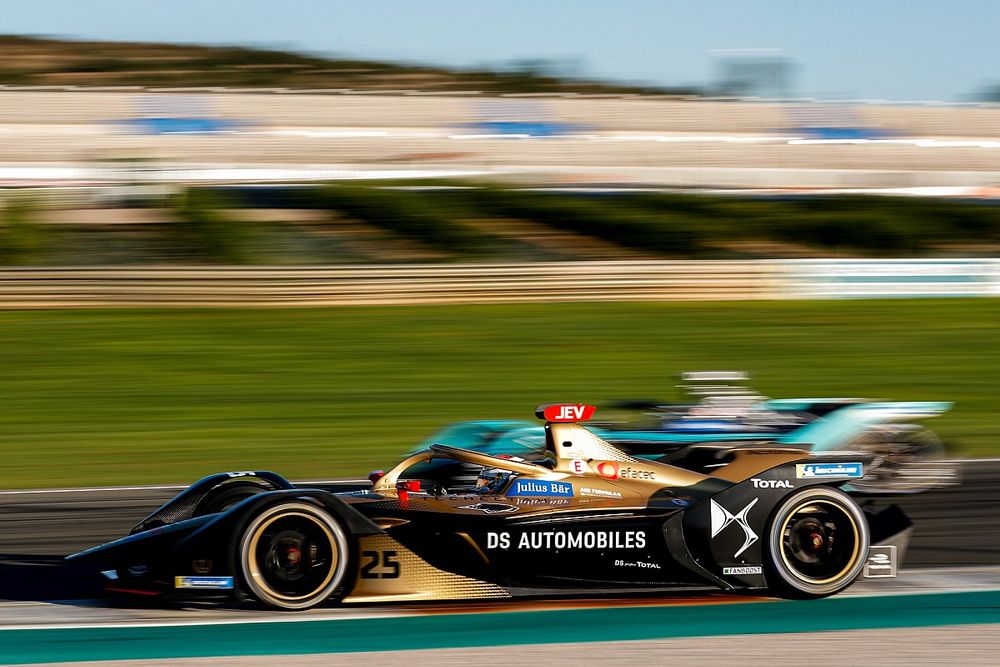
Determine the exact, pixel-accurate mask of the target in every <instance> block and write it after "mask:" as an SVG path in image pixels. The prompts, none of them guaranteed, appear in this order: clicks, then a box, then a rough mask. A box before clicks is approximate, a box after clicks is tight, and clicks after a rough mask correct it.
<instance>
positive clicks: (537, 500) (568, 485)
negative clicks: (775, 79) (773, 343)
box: [69, 405, 910, 610]
mask: <svg viewBox="0 0 1000 667" xmlns="http://www.w3.org/2000/svg"><path fill="white" fill-rule="evenodd" d="M593 412H594V408H593V407H591V406H583V405H550V406H542V407H540V408H539V410H538V413H537V414H538V416H539V418H541V419H544V420H545V422H546V423H545V440H546V458H545V460H544V461H541V462H536V463H529V462H525V461H520V460H517V459H513V458H504V457H497V456H490V455H487V454H483V453H481V452H474V451H469V450H464V449H459V448H455V447H448V446H444V445H431V446H430V447H429V448H427V449H424V450H422V451H419V452H417V453H415V454H413V455H411V456H409V457H407V458H406V459H405V460H403V461H401V462H400V463H399V464H397V465H396V466H395V467H394V468H392V469H391V470H389V471H388V472H385V473H381V472H378V473H373V475H372V477H371V481H372V483H371V485H370V487H368V486H366V488H361V489H357V488H356V489H344V488H342V487H332V486H330V487H312V486H296V485H293V484H291V483H289V482H287V481H286V480H284V479H283V478H281V477H280V476H278V475H276V474H274V473H270V472H232V473H221V474H217V475H212V476H210V477H206V478H205V479H203V480H201V481H199V482H197V483H195V484H194V485H192V486H191V487H189V488H188V489H187V490H185V491H183V492H182V493H181V494H180V495H178V496H177V497H176V498H174V499H173V500H171V501H169V502H168V503H167V504H165V505H164V506H163V507H161V508H159V509H158V510H156V511H155V512H153V513H152V514H151V515H150V516H149V517H147V518H146V519H145V520H143V521H142V522H141V523H139V525H137V526H136V527H135V528H134V529H133V530H132V532H131V534H130V535H128V536H127V537H124V538H122V539H119V540H116V541H114V542H111V543H108V544H105V545H102V546H98V547H94V548H92V549H88V550H86V551H83V552H80V553H77V554H74V555H72V556H69V558H70V559H71V560H72V561H75V562H77V563H85V564H92V565H93V566H94V567H97V568H98V569H100V570H101V571H102V572H103V574H104V575H105V576H106V577H107V579H108V588H109V589H110V590H112V591H119V592H127V593H144V594H152V595H162V596H164V597H170V598H179V599H189V600H190V599H206V600H212V599H225V598H230V599H233V598H235V599H237V600H252V601H256V602H258V603H263V604H264V605H267V606H271V607H275V608H279V609H288V610H295V609H307V608H310V607H313V606H316V605H319V604H323V603H334V602H337V603H342V604H350V603H369V602H400V601H419V600H468V599H484V598H508V597H513V596H572V595H576V594H586V595H588V596H592V595H595V594H600V593H607V594H615V595H621V594H627V593H641V592H664V591H683V590H699V589H701V590H704V589H708V590H711V589H716V590H717V589H722V590H729V591H733V590H739V591H745V590H756V591H764V592H769V593H770V594H773V595H779V596H786V597H800V598H809V597H821V596H826V595H830V594H833V593H836V592H838V591H840V590H842V589H844V588H845V587H847V586H848V585H850V584H851V583H852V582H853V581H854V580H855V579H856V578H857V577H859V576H861V575H862V574H864V575H865V576H873V577H883V576H895V572H896V568H897V566H898V563H899V560H900V558H901V557H902V550H903V549H904V548H905V541H906V537H907V535H908V532H909V526H910V523H909V520H908V519H907V518H906V517H905V515H903V514H902V512H901V511H900V510H898V508H896V507H889V508H886V509H884V510H882V511H881V512H879V513H875V512H872V511H866V510H863V509H862V508H861V507H860V506H859V505H858V504H857V503H856V502H855V501H854V500H853V499H852V498H851V497H850V496H848V495H847V494H846V493H844V492H843V491H841V490H840V488H839V487H841V486H842V485H844V484H847V483H849V482H850V481H851V480H852V479H858V478H860V477H861V476H863V475H864V466H865V465H866V463H867V461H866V460H865V459H864V457H863V456H858V455H847V456H843V455H841V456H817V455H815V454H812V453H810V452H808V451H805V450H794V449H789V448H780V449H776V448H766V447H764V448H754V447H745V448H740V449H738V450H734V451H733V453H732V456H729V457H727V459H726V460H725V462H724V463H721V464H719V465H718V466H717V467H715V468H713V469H711V471H709V472H707V473H706V472H705V471H704V470H701V469H699V470H692V469H688V468H685V467H683V466H678V465H668V464H664V463H658V462H655V461H647V460H642V459H638V458H634V457H632V456H630V455H628V454H626V453H624V452H623V451H621V450H619V449H616V448H615V447H614V446H612V445H610V444H608V443H607V442H606V441H604V440H602V439H601V438H600V437H598V436H597V435H595V434H594V433H592V432H591V431H589V430H587V429H586V428H585V427H583V426H581V425H580V422H584V421H586V420H587V419H589V418H590V417H591V416H592V415H593ZM436 458H444V459H451V460H454V461H459V462H463V463H468V464H472V465H476V466H481V467H482V473H481V474H480V476H479V480H478V482H477V484H476V486H475V488H474V489H472V490H468V489H466V490H462V491H449V490H448V489H446V488H443V487H441V486H440V485H436V486H434V487H433V488H422V487H421V482H420V481H419V480H412V479H407V478H406V473H407V470H408V469H410V468H413V467H414V466H416V465H418V464H420V463H423V462H426V461H428V460H431V459H436Z"/></svg>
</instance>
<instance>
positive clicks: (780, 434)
mask: <svg viewBox="0 0 1000 667" xmlns="http://www.w3.org/2000/svg"><path fill="white" fill-rule="evenodd" d="M748 378H749V376H748V375H747V374H746V373H743V372H730V371H707V372H706V371H696V372H689V373H683V374H682V375H681V379H682V381H683V384H681V385H680V386H681V387H682V389H683V390H684V391H685V393H686V394H687V395H688V396H690V397H692V398H693V399H695V400H694V402H691V403H681V404H677V403H668V402H663V401H655V400H630V401H617V402H615V403H613V404H612V405H611V406H610V409H609V410H607V411H606V412H605V415H606V416H605V418H604V419H602V421H601V422H600V423H595V424H593V425H592V426H591V430H593V431H594V432H596V433H597V434H599V435H600V436H601V437H602V438H604V439H605V440H607V441H608V442H610V443H612V444H613V445H615V447H617V448H619V449H622V450H624V451H625V452H627V453H628V454H631V455H632V456H635V457H638V458H644V459H650V460H656V461H660V462H664V463H677V462H679V461H682V460H683V465H684V466H686V467H690V466H692V465H694V463H695V461H700V462H701V463H702V465H704V466H706V467H713V466H716V465H719V464H720V462H721V460H722V459H724V458H725V457H727V456H728V455H729V453H728V452H729V450H730V449H733V448H738V447H745V446H750V447H760V446H762V445H764V444H767V445H769V446H771V447H790V448H794V449H808V450H810V451H812V452H814V453H832V452H842V453H843V452H859V453H866V454H870V455H871V463H870V464H869V465H868V466H866V469H865V476H864V477H863V478H862V479H856V480H853V481H852V482H851V484H850V487H849V490H850V491H851V492H852V493H854V494H865V495H893V494H903V493H919V492H922V491H926V490H929V489H933V488H941V487H944V486H950V485H954V484H956V483H957V482H958V467H957V465H955V464H954V463H953V462H949V461H947V460H945V457H944V455H945V447H944V445H943V443H942V442H941V440H940V439H939V438H938V437H937V436H936V435H935V434H934V433H933V432H932V431H930V430H929V429H928V428H926V427H925V426H923V425H922V424H920V423H918V420H921V419H926V418H930V417H936V416H938V415H941V414H943V413H945V412H947V411H948V410H950V409H951V407H952V404H951V403H949V402H945V401H909V402H905V401H904V402H900V401H893V402H885V401H873V400H870V399H863V398H790V399H769V398H767V397H765V396H762V395H760V394H759V393H757V392H755V391H753V390H752V389H750V388H749V387H747V386H746V384H745V382H746V381H747V380H748ZM432 442H436V443H443V444H448V445H452V446H458V447H463V448H466V449H474V450H476V451H482V452H484V453H488V454H492V455H494V456H498V455H508V456H514V457H519V458H522V459H525V460H528V461H532V460H539V459H541V458H543V457H544V455H545V434H544V431H543V429H542V428H541V427H540V426H538V425H537V424H534V423H531V422H526V421H516V420H479V421H465V422H458V423H456V424H451V425H449V426H447V427H445V428H444V429H442V430H440V431H438V432H437V433H435V434H433V435H432V436H431V437H430V438H429V439H428V440H426V441H425V443H426V444H429V443H432ZM478 472H479V469H478V468H477V467H476V466H469V465H465V464H461V463H458V462H445V461H441V460H437V461H433V462H429V463H426V464H424V465H422V466H420V467H419V468H418V470H416V471H414V475H415V476H417V477H419V478H421V479H424V480H428V481H430V482H439V483H442V484H444V485H445V486H448V487H460V486H462V485H468V484H471V483H473V482H474V481H475V479H476V476H477V475H478Z"/></svg>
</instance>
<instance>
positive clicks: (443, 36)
mask: <svg viewBox="0 0 1000 667" xmlns="http://www.w3.org/2000/svg"><path fill="white" fill-rule="evenodd" d="M998 25H1000V0H958V1H953V2H946V1H945V0H838V1H837V2H831V1H829V0H827V1H824V2H819V1H814V0H787V1H776V0H530V1H529V0H494V1H492V2H487V1H485V0H464V1H462V0H424V1H422V2H420V1H417V0H412V1H409V2H406V1H403V0H368V1H365V0H354V1H353V2H341V1H339V0H286V1H284V2H276V1H263V0H242V1H241V2H235V1H233V0H158V1H153V0H0V33H20V34H46V35H61V36H75V37H86V38H99V39H117V40H154V41H170V42H197V43H223V44H254V45H270V46H275V47H281V48H290V49H297V50H303V51H309V52H319V53H327V54H340V55H351V56H360V57H365V58H378V59H391V60H407V61H419V62H426V63H439V64H445V65H454V66H475V65H477V64H482V63H499V62H503V61H509V60H512V59H514V58H522V57H579V58H581V59H582V62H583V63H584V71H585V73H586V74H588V75H591V76H598V77H602V78H619V79H627V80H636V81H647V82H654V83H659V84H666V85H671V84H673V85H683V84H699V83H704V82H706V81H709V80H710V79H711V77H712V76H713V73H714V69H713V65H714V58H715V57H714V56H713V55H711V54H710V53H709V51H711V50H715V49H748V48H774V49H782V50H783V51H784V53H785V54H786V55H787V56H788V57H789V58H791V59H792V60H794V61H795V63H796V64H797V65H798V67H797V74H796V77H795V81H796V85H795V89H794V92H795V93H797V94H801V95H812V96H821V97H842V96H844V97H858V98H887V99H895V100H906V99H943V100H957V99H961V98H963V97H964V96H966V95H968V94H970V93H972V92H973V91H975V90H976V89H978V88H980V87H981V86H983V85H986V84H988V83H991V82H992V83H998V82H1000V68H998V67H997V64H1000V39H998V38H997V37H996V34H995V33H996V29H997V26H998Z"/></svg>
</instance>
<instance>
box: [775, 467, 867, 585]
mask: <svg viewBox="0 0 1000 667" xmlns="http://www.w3.org/2000/svg"><path fill="white" fill-rule="evenodd" d="M869 543H870V535H869V530H868V522H867V521H866V520H865V516H864V512H862V511H861V508H860V507H858V505H857V503H855V502H854V501H853V500H852V499H851V497H850V496H848V495H847V494H846V493H844V492H843V491H840V490H839V489H834V488H830V487H825V486H815V487H811V488H807V489H803V490H802V491H799V492H798V493H793V494H792V495H790V496H788V497H787V498H786V499H785V500H784V501H782V503H781V504H780V505H779V506H778V509H777V510H776V511H775V513H774V516H773V518H772V519H771V523H770V525H769V526H768V541H767V548H766V550H765V562H766V565H767V570H768V572H767V580H768V585H769V586H770V588H771V590H772V591H774V592H775V593H777V594H779V595H781V596H783V597H791V598H818V597H825V596H827V595H833V594H834V593H837V592H839V591H841V590H843V589H845V588H847V587H848V586H849V585H851V583H853V582H854V580H855V579H856V578H857V577H858V575H859V574H860V573H861V570H862V568H863V567H864V564H865V559H866V558H867V556H868V546H869Z"/></svg>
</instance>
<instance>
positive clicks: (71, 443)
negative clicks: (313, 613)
mask: <svg viewBox="0 0 1000 667" xmlns="http://www.w3.org/2000/svg"><path fill="white" fill-rule="evenodd" d="M0 351H2V362H0V447H2V458H0V487H7V488H12V487H34V486H55V485H72V486H76V485H91V484H112V483H147V482H186V481H191V480H194V479H195V478H197V477H199V476H201V475H203V474H206V473H209V472H214V471H217V470H234V469H236V470H243V469H249V468H266V469H274V470H277V471H279V472H281V473H283V474H285V475H288V476H290V477H294V478H318V477H336V476H344V475H356V474H360V473H365V472H367V471H368V470H370V469H372V468H377V467H385V466H387V465H390V464H392V463H394V462H395V461H394V459H395V458H396V456H397V455H398V454H399V453H400V452H402V451H404V450H406V449H408V448H410V447H412V446H413V445H414V444H415V443H417V442H418V441H420V440H421V439H423V438H424V437H426V436H427V435H429V434H430V433H431V432H432V431H433V430H434V429H435V428H437V427H439V426H441V425H443V424H445V423H447V422H449V421H453V420H459V419H472V418H480V417H511V418H529V419H530V418H531V414H532V410H533V408H534V406H535V405H536V404H538V403H541V402H546V401H556V400H570V401H601V400H603V399H610V398H624V397H649V396H652V397H664V396H665V397H668V398H669V397H673V396H674V392H673V389H672V384H673V377H672V376H673V375H674V374H676V373H678V372H680V371H683V370H688V369H740V370H749V371H751V372H752V373H753V374H754V377H755V382H754V383H755V385H756V386H758V387H759V388H760V389H761V390H762V391H764V392H766V393H768V394H770V395H774V396H789V395H819V396H827V395H865V396H873V397H880V398H895V399H900V400H904V399H905V400H921V399H944V400H953V401H956V402H957V406H956V408H955V409H954V411H953V412H952V413H950V414H949V415H946V416H945V417H942V418H940V419H938V420H936V421H935V422H934V423H933V425H934V428H935V430H937V431H938V432H939V433H940V434H941V435H943V436H944V437H945V438H946V439H947V440H949V441H950V442H952V443H953V444H954V446H955V447H956V449H957V451H958V452H959V453H963V454H971V455H989V454H996V453H998V452H1000V447H998V444H997V443H998V437H1000V413H998V410H997V402H998V396H1000V301H997V300H921V301H864V302H761V303H699V304H586V305H570V304H561V305H530V306H525V305H517V306H513V305H511V306H463V307H422V306H421V307H416V306H415V307H397V308H329V309H311V310H252V311H249V310H246V311H245V310H191V311H176V310H171V311H166V310H164V311H114V312H110V311H76V312H73V311H53V312H5V313H0Z"/></svg>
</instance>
